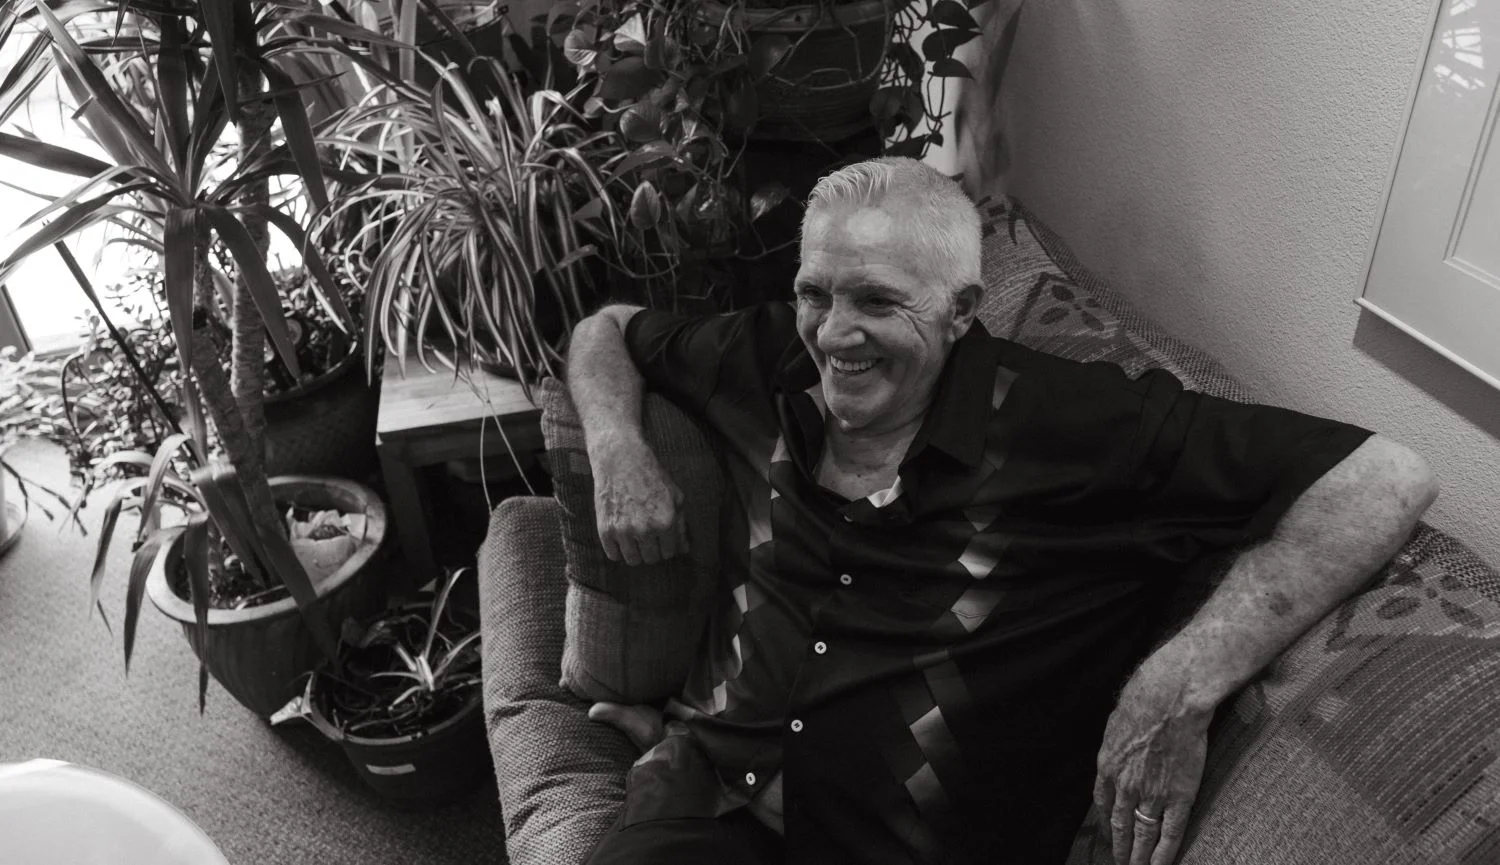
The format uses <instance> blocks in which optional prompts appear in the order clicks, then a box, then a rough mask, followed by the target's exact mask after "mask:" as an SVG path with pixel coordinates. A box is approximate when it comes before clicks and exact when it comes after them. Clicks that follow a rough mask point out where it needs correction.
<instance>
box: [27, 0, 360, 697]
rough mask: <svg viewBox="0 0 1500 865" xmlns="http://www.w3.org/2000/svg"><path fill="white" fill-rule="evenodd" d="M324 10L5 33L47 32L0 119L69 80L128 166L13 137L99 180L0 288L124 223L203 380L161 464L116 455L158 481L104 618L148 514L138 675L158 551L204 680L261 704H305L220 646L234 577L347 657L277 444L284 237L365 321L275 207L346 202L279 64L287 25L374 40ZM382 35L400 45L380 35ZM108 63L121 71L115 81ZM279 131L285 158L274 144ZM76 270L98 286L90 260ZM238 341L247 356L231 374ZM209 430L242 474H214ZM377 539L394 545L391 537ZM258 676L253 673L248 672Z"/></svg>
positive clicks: (50, 211)
mask: <svg viewBox="0 0 1500 865" xmlns="http://www.w3.org/2000/svg"><path fill="white" fill-rule="evenodd" d="M320 10H321V7H319V6H318V5H316V4H313V3H308V4H294V3H264V4H260V3H255V4H251V3H233V4H218V3H206V4H202V5H192V6H185V7H178V6H173V5H168V6H162V5H160V4H157V3H154V2H146V0H140V2H136V0H122V2H118V3H94V4H71V5H68V6H65V7H60V10H59V12H58V13H54V12H53V11H52V10H51V9H50V8H49V6H48V5H47V4H46V3H44V2H40V0H38V2H35V3H34V4H33V5H32V6H31V8H30V9H29V10H26V11H25V12H24V13H23V12H22V11H21V10H19V9H18V8H17V7H15V6H13V5H7V6H6V7H5V9H4V12H3V13H0V37H9V36H10V35H11V34H13V33H14V32H16V30H15V28H16V26H17V22H18V21H19V20H20V19H21V17H22V16H23V15H24V16H26V17H27V19H28V20H30V21H32V22H33V23H34V24H35V25H36V26H37V27H38V28H39V31H40V32H38V33H37V35H36V36H35V38H34V39H33V41H32V43H31V44H30V45H29V46H28V47H27V49H26V50H25V51H24V52H23V54H22V61H23V62H22V63H21V64H20V65H18V67H17V68H16V69H13V70H12V71H11V73H10V74H9V75H7V76H6V78H5V79H4V81H3V82H0V121H3V120H4V119H5V118H6V117H7V116H8V113H9V112H13V111H14V110H16V108H17V107H18V106H20V105H23V104H24V103H25V97H26V96H27V94H29V92H30V91H31V90H32V89H34V88H35V86H36V84H37V82H39V81H40V80H41V79H42V77H43V76H44V75H45V74H46V73H48V72H49V71H51V70H54V69H55V72H56V73H57V74H59V75H60V76H61V77H62V79H63V81H64V83H65V84H66V85H67V87H68V89H69V90H70V91H71V92H72V93H73V95H74V98H75V100H76V101H77V103H78V104H79V105H80V106H81V109H80V114H79V117H80V122H81V123H82V124H83V125H84V127H85V128H86V129H87V130H88V131H89V133H90V136H91V137H92V139H93V140H94V141H95V142H96V143H97V144H99V145H100V146H101V147H102V148H103V149H104V151H105V152H106V153H107V154H108V156H109V158H110V161H109V162H105V161H103V160H98V159H95V158H93V157H91V156H88V155H86V154H81V153H76V152H74V151H70V150H67V149H65V148H62V147H58V146H56V145H52V144H49V143H47V142H43V141H39V140H36V139H35V138H28V137H25V136H20V135H14V134H9V133H0V155H4V156H8V157H11V158H15V159H18V160H20V161H22V162H26V163H28V164H31V165H34V166H36V167H39V168H43V169H47V170H54V171H62V172H65V173H70V174H73V175H75V176H79V177H82V178H84V181H83V182H82V183H81V184H80V185H79V186H77V187H75V188H74V189H73V190H71V191H70V192H69V193H67V194H65V195H62V196H52V197H49V198H50V203H49V204H48V205H47V207H45V208H44V209H43V210H41V211H39V212H38V213H37V214H36V215H34V216H33V217H32V218H31V219H30V220H28V222H27V224H28V225H31V224H33V223H40V222H41V220H42V219H44V218H46V217H51V219H50V221H48V222H46V223H45V224H44V225H41V227H39V228H36V229H35V230H34V231H33V232H32V233H31V234H30V235H29V236H27V237H26V238H25V239H24V240H22V241H21V243H20V244H19V245H18V247H17V248H16V250H15V252H13V253H12V254H11V256H10V257H9V258H7V259H6V260H5V261H3V262H0V281H3V280H4V278H5V277H6V276H7V275H8V274H9V273H11V272H13V270H14V268H15V267H16V266H17V265H18V264H19V263H20V261H22V260H23V259H25V258H26V257H27V256H29V255H31V254H34V253H36V252H38V251H40V250H43V249H46V248H47V247H49V246H53V245H58V248H59V249H60V250H62V251H64V252H66V248H65V246H63V245H62V242H63V241H64V240H66V239H67V238H68V237H70V236H71V235H72V234H74V233H76V232H77V231H79V230H81V229H83V228H84V227H87V226H89V225H92V224H97V223H100V222H109V223H111V224H114V225H116V226H119V227H121V228H123V229H125V230H126V231H127V232H129V233H131V237H132V239H134V240H136V241H137V242H139V243H140V244H142V245H144V246H145V247H147V248H149V249H152V250H153V251H155V252H156V253H157V254H158V255H159V256H160V259H161V261H162V269H163V281H164V292H165V296H166V306H167V318H168V320H169V321H170V323H171V327H172V331H173V335H174V338H175V343H176V349H177V355H178V363H179V365H180V367H181V368H182V369H183V370H185V372H186V375H185V384H186V386H185V387H184V390H183V393H182V397H181V404H182V406H183V419H182V422H181V424H180V425H179V424H178V423H177V422H176V421H175V420H173V421H172V425H173V426H174V427H177V429H178V430H179V431H175V432H174V433H173V434H172V435H171V436H169V437H168V439H167V441H166V442H164V443H163V445H162V447H161V448H160V449H159V450H158V451H157V453H156V454H155V455H154V456H151V455H147V454H142V453H131V452H125V453H122V454H116V455H115V456H114V457H113V458H112V459H114V460H115V462H116V463H124V462H131V463H134V464H136V465H137V466H139V467H140V468H142V469H145V470H146V471H147V474H146V475H145V476H144V477H138V478H132V479H129V480H127V481H126V482H125V483H124V484H123V485H122V487H121V489H120V490H119V492H118V493H117V495H116V496H115V498H114V499H113V500H112V501H111V503H110V505H109V506H108V507H107V508H106V510H105V513H104V515H103V524H102V527H101V531H100V538H99V552H98V555H97V556H96V560H95V566H94V570H93V574H92V577H91V581H92V584H93V586H94V593H95V599H96V605H97V592H98V585H99V581H100V580H101V579H102V577H103V563H104V552H105V550H106V548H107V546H108V544H109V543H110V540H111V539H112V536H113V529H114V526H115V523H116V521H117V520H118V517H119V513H120V511H121V509H122V508H124V507H126V506H133V507H138V508H139V510H140V513H141V523H140V529H139V531H138V532H137V539H136V541H137V548H136V553H135V559H134V563H133V565H132V568H131V578H130V581H131V586H130V591H129V592H128V593H127V606H126V628H125V650H126V658H127V665H128V659H129V655H130V651H131V646H132V642H133V637H134V627H133V626H134V622H135V618H136V617H137V616H138V614H139V608H140V604H141V600H142V595H143V592H144V585H145V578H146V576H147V574H148V573H149V571H150V568H151V566H152V563H153V562H154V561H156V559H157V557H158V555H161V556H165V557H166V560H167V561H172V562H178V563H180V567H181V568H183V569H184V571H185V577H184V580H183V582H185V584H186V586H187V587H188V589H189V593H190V595H191V601H192V604H193V608H194V615H195V623H194V631H193V637H192V642H193V644H194V646H195V648H197V650H198V652H199V657H200V660H202V661H203V663H204V665H206V666H205V667H204V669H205V670H206V671H209V672H213V673H214V675H215V676H217V677H218V678H219V679H220V681H221V682H224V684H225V685H226V687H229V689H230V690H231V693H235V694H236V696H239V697H241V698H242V700H243V699H245V695H246V694H251V693H256V694H263V693H265V692H268V691H271V690H274V688H275V687H277V686H279V687H281V688H282V689H283V693H284V694H285V693H291V692H293V691H294V689H295V685H294V683H293V682H292V681H291V680H290V677H286V675H285V671H282V670H271V671H270V672H271V674H273V675H274V676H275V677H276V678H277V681H276V682H274V683H271V684H266V685H265V687H263V688H262V687H259V686H257V688H255V689H240V688H237V686H236V684H235V683H237V682H239V681H241V680H242V679H245V678H251V677H253V676H255V675H258V674H257V673H256V670H257V669H259V665H257V664H256V660H257V659H256V658H253V657H250V658H244V657H238V658H234V659H231V658H230V654H229V653H227V652H224V653H221V652H219V651H217V650H215V649H212V648H210V647H209V642H210V638H211V637H212V636H213V635H212V633H211V631H210V628H209V615H208V613H209V601H210V596H211V595H212V591H211V584H212V583H213V582H214V581H217V580H234V579H239V578H240V576H243V577H244V578H246V579H249V580H251V581H253V582H258V583H260V584H262V585H263V586H264V587H265V588H267V589H269V588H270V587H271V586H273V585H277V584H280V585H282V586H284V587H285V589H286V591H287V592H289V593H290V594H291V595H292V597H293V598H294V599H295V602H296V609H297V612H298V613H300V617H299V616H298V615H297V613H292V614H290V618H291V620H292V623H291V624H286V625H285V626H283V627H280V629H279V630H278V631H277V633H279V634H282V635H283V636H284V637H285V638H286V639H288V640H294V641H300V642H302V643H304V644H306V645H308V646H316V647H318V648H320V649H321V650H322V651H323V652H324V653H326V654H328V655H330V656H333V655H334V654H335V653H336V641H335V639H334V636H333V631H332V629H331V627H330V626H329V624H328V622H327V621H326V619H325V617H324V615H322V614H323V613H324V612H325V611H323V610H322V609H321V607H320V606H319V599H320V597H322V595H321V594H320V593H321V592H323V591H324V590H325V588H326V587H327V585H328V583H327V582H325V583H324V584H323V585H319V584H315V582H314V581H313V580H312V579H311V578H310V577H309V575H308V573H307V570H306V567H305V565H304V564H303V562H302V560H301V559H299V557H298V555H297V553H296V552H295V551H294V548H293V547H294V545H293V544H292V541H291V539H290V538H289V536H288V531H287V527H286V523H285V520H284V518H283V514H282V509H283V508H282V506H283V505H285V504H286V502H285V501H282V502H278V500H277V498H276V495H275V494H274V493H273V489H272V485H271V483H270V482H269V478H268V477H267V474H266V462H265V452H264V446H263V442H264V429H265V419H264V390H265V388H264V372H265V366H266V365H265V349H264V346H265V343H266V339H267V336H269V338H270V342H271V344H272V345H273V346H274V348H275V351H276V354H277V356H279V357H280V359H281V361H282V362H283V363H285V364H286V366H287V368H288V370H290V371H291V373H292V375H293V376H297V375H298V374H299V370H300V366H299V363H298V360H297V357H296V354H295V351H294V348H293V343H292V339H291V334H290V330H289V328H288V325H287V321H286V316H285V314H284V312H283V311H282V308H281V302H280V297H279V294H278V289H277V286H276V284H275V282H274V281H273V280H272V278H271V275H270V273H269V271H268V269H267V266H266V261H265V256H266V249H267V235H266V231H267V228H268V227H270V226H274V227H275V228H277V229H278V230H280V231H282V232H283V233H284V234H286V235H287V237H288V238H289V239H290V240H291V241H292V242H293V244H294V245H296V246H297V247H298V248H299V250H300V251H301V252H302V254H303V260H304V264H305V265H306V267H307V268H308V270H309V271H310V272H311V273H313V275H314V277H315V279H316V280H317V282H318V285H319V287H320V289H321V297H322V299H323V301H325V302H326V303H327V304H328V305H329V306H330V308H332V309H333V310H335V312H336V314H337V315H338V316H339V318H340V319H341V320H342V321H344V322H346V323H348V322H349V315H348V311H347V309H346V308H345V307H344V304H343V301H342V298H341V297H340V295H339V293H338V291H337V290H336V288H335V287H334V285H333V282H332V277H331V275H330V274H329V273H328V271H327V267H326V265H325V264H324V263H323V262H322V260H321V258H320V256H319V255H318V254H317V250H316V249H315V248H314V247H312V246H310V245H309V244H307V242H306V238H305V235H304V233H303V230H302V227H301V226H300V225H299V224H298V223H297V221H296V220H295V219H293V218H292V217H291V216H290V214H288V213H287V211H286V210H284V209H280V208H278V207H275V206H273V204H272V198H271V193H270V180H271V178H272V177H276V176H283V175H288V174H294V175H297V176H299V177H300V178H301V181H302V184H303V186H302V189H303V191H304V192H305V194H306V195H307V196H308V197H309V198H310V199H311V201H312V203H313V205H314V206H315V207H322V206H326V204H327V193H326V190H325V189H324V186H323V182H322V175H321V165H320V163H319V161H318V155H317V152H316V149H315V148H314V146H313V143H312V131H311V129H310V127H309V124H308V123H307V120H306V116H305V111H304V109H303V106H302V101H301V98H300V95H299V91H298V88H297V87H295V86H294V85H293V84H292V82H291V80H290V78H289V77H288V75H287V74H286V73H285V71H284V70H282V69H281V67H280V65H279V64H278V61H277V57H278V55H279V53H284V52H286V51H291V50H294V47H295V46H294V45H292V44H290V43H289V42H288V40H284V39H279V38H278V36H277V34H278V32H279V31H278V30H277V28H278V27H279V26H280V23H281V22H282V21H283V20H286V21H294V22H297V23H299V24H301V25H305V26H321V25H326V26H329V27H334V28H337V29H339V30H340V31H341V32H343V33H345V34H346V35H355V36H359V35H360V33H359V32H357V31H358V28H350V27H347V26H346V25H344V24H343V23H341V22H337V21H332V22H331V23H330V22H328V21H325V19H326V18H327V16H323V15H321V11H320ZM59 15H63V16H64V18H66V20H64V18H60V17H59ZM74 30H76V31H78V32H79V33H80V34H81V38H82V39H83V42H82V43H81V42H80V41H79V39H78V38H75V36H74V34H73V31H74ZM363 35H364V36H365V37H367V38H370V39H375V40H384V37H381V36H379V35H378V34H373V33H366V34H363ZM0 41H3V40H0ZM85 45H87V46H88V47H87V48H86V47H85ZM96 56H104V57H105V58H106V59H107V62H106V64H105V65H104V67H101V65H100V64H99V63H97V62H96V60H95V57H96ZM106 69H107V70H108V71H106ZM268 85H269V86H268ZM278 119H279V120H280V136H281V137H280V139H279V143H278V139H277V138H274V137H273V132H274V131H275V122H276V121H277V120H278ZM231 123H233V124H234V125H235V126H236V130H237V132H238V142H239V143H238V147H237V150H236V152H235V155H234V156H235V158H234V160H233V161H232V163H229V164H223V165H220V164H216V163H215V162H214V161H212V159H211V157H212V155H213V154H214V153H215V152H216V146H217V145H218V144H219V142H220V139H221V136H222V134H223V132H224V130H225V129H226V127H227V126H228V125H229V124H231ZM127 217H128V218H127ZM214 238H217V239H218V240H219V241H220V242H222V243H223V244H224V245H225V247H227V248H228V250H229V252H230V255H231V256H232V257H233V260H234V263H235V266H236V268H237V274H236V277H237V278H236V279H235V280H234V281H232V282H231V281H229V280H227V279H223V278H222V277H223V274H219V278H216V277H215V273H216V271H215V269H214V267H213V264H212V262H211V261H210V255H209V252H210V249H211V244H212V241H213V239H214ZM71 266H72V267H73V269H74V273H75V275H79V276H81V271H80V270H79V269H78V268H77V267H76V263H72V265H71ZM224 345H227V354H228V356H229V357H230V363H229V364H228V369H227V372H226V368H225V365H224V364H223V362H222V357H223V355H224V351H223V350H222V349H221V347H222V346H224ZM208 421H211V422H212V424H213V428H214V432H215V433H216V439H217V442H218V447H219V449H220V450H221V451H222V453H223V454H224V457H223V458H222V459H211V458H210V452H209V441H208V434H207V423H208ZM174 463H175V464H174ZM364 499H365V500H371V499H373V497H372V496H369V497H364ZM172 507H176V508H177V509H179V510H182V511H184V512H185V516H184V517H183V522H182V523H181V524H180V525H178V526H171V525H169V523H168V521H166V520H164V511H163V508H172ZM361 507H363V505H361ZM355 516H360V515H359V514H355ZM363 516H365V517H366V520H365V522H366V524H367V525H369V526H375V527H379V526H382V525H383V521H382V520H371V519H368V517H369V516H370V514H369V513H368V512H367V513H365V514H364V515H363ZM372 540H373V542H374V543H375V544H376V546H378V544H379V538H378V537H377V538H373V539H372ZM356 582H359V581H353V580H351V581H348V583H345V584H344V585H348V584H350V583H356ZM367 582H368V581H367ZM378 595H379V593H378V590H371V591H368V592H364V593H359V596H358V597H356V598H351V599H350V600H349V602H348V603H349V606H350V608H351V609H352V610H367V609H371V608H376V607H378V605H379V596H378ZM308 654H310V652H304V653H302V656H305V655H308ZM299 657H300V656H299ZM221 662H222V663H221ZM241 662H243V663H244V668H243V669H239V668H236V667H233V666H232V664H238V663H241ZM206 681H207V680H206V673H205V674H202V675H200V687H199V700H200V707H201V705H202V701H203V699H204V696H205V689H206ZM263 684H264V683H263ZM281 702H284V701H275V702H274V703H272V704H261V703H259V702H256V704H255V705H251V706H250V708H252V710H255V711H257V712H260V713H262V714H269V712H271V711H273V710H274V709H275V707H276V706H277V705H280V703H281Z"/></svg>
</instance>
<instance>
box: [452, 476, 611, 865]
mask: <svg viewBox="0 0 1500 865" xmlns="http://www.w3.org/2000/svg"><path fill="white" fill-rule="evenodd" d="M566 594H567V581H566V579H565V578H564V577H563V552H562V538H561V532H560V530H559V528H558V518H557V503H556V502H555V501H553V500H552V499H547V498H532V497H519V498H512V499H507V500H506V501H504V502H502V503H501V504H500V506H499V507H497V508H496V509H495V512H494V514H493V515H492V516H491V519H490V529H489V534H488V536H487V537H486V538H485V541H484V545H483V546H482V547H481V548H480V552H479V595H480V598H479V599H480V615H481V626H482V629H483V634H484V637H483V646H484V651H483V665H484V705H485V718H486V722H487V725H488V728H489V741H490V754H491V756H492V757H493V758H494V762H495V778H496V781H497V782H498V784H499V789H500V804H501V807H502V809H503V810H504V814H505V834H506V842H505V843H506V850H507V852H508V853H509V855H510V861H511V863H512V865H577V863H581V862H583V861H584V860H585V859H586V858H587V857H588V854H589V852H590V851H591V850H592V849H593V847H594V845H595V843H597V840H598V838H599V837H600V836H602V835H603V834H604V832H605V831H606V830H607V829H608V828H609V826H610V824H612V823H613V822H614V820H615V818H616V817H617V816H618V811H619V807H620V804H621V803H622V802H623V801H624V795H625V770H626V769H627V768H629V766H630V764H631V762H632V761H633V760H634V759H635V757H636V752H635V749H634V747H633V746H632V745H631V744H630V742H629V741H628V740H627V739H626V738H625V736H624V735H623V734H621V733H620V732H619V731H618V730H615V729H614V728H613V727H609V726H606V725H603V724H596V723H594V722H592V721H590V720H589V719H588V716H587V710H588V704H587V703H585V702H584V701H582V700H580V699H578V698H577V697H574V696H573V695H572V694H570V693H568V692H567V691H566V690H564V689H563V688H562V687H560V686H559V685H558V678H559V674H560V672H559V671H560V669H561V662H562V649H563V606H564V599H565V596H566Z"/></svg>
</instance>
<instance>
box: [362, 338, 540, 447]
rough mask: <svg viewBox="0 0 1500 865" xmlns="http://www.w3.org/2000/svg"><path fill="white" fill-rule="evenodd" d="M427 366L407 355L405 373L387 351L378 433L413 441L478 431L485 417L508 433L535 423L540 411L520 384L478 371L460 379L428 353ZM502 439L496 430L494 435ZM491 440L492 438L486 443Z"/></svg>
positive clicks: (387, 438)
mask: <svg viewBox="0 0 1500 865" xmlns="http://www.w3.org/2000/svg"><path fill="white" fill-rule="evenodd" d="M429 360H430V361H432V363H433V367H434V368H433V369H432V370H428V369H426V368H425V367H423V366H422V364H421V363H418V362H417V360H416V358H415V357H414V356H408V358H407V363H406V375H404V376H403V375H402V374H401V368H400V365H399V363H398V362H397V360H396V358H395V357H394V356H392V355H390V354H387V355H386V361H385V379H384V381H383V382H382V383H381V391H380V416H379V419H378V420H377V422H376V432H377V433H378V434H379V435H380V437H381V439H382V440H387V441H389V440H392V439H410V438H416V437H422V436H426V435H430V434H434V433H439V432H440V431H441V432H444V433H446V432H448V431H452V430H454V429H468V430H473V431H474V435H476V436H477V431H478V429H479V427H480V425H481V422H482V421H485V420H490V421H494V422H499V423H502V424H504V425H505V430H506V433H507V434H510V433H511V432H512V430H515V431H516V433H517V434H522V433H524V432H525V431H526V430H528V429H529V428H531V427H535V426H536V422H537V418H538V417H540V414H541V413H540V411H539V410H538V409H537V408H536V406H535V405H533V404H532V402H531V400H529V399H527V398H526V394H525V393H524V392H522V390H521V384H520V382H517V381H514V380H512V379H507V378H501V377H500V376H497V375H492V374H491V373H488V372H484V371H482V370H475V371H473V372H471V373H466V374H465V375H464V376H463V377H458V376H456V375H455V374H454V372H453V370H451V369H448V368H445V367H443V366H441V365H439V364H438V363H437V362H436V361H435V360H433V359H432V358H431V357H429ZM491 435H493V436H495V437H496V438H499V436H498V434H496V433H495V431H494V428H493V427H491V428H490V429H488V430H486V438H488V437H489V436H491ZM486 444H488V442H486Z"/></svg>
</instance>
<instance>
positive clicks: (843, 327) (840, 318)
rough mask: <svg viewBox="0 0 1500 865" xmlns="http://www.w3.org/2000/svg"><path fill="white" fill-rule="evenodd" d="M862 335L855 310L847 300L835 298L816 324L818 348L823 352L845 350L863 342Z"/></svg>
mask: <svg viewBox="0 0 1500 865" xmlns="http://www.w3.org/2000/svg"><path fill="white" fill-rule="evenodd" d="M864 337H865V334H864V330H863V329H862V328H861V327H860V323H859V315H858V312H857V310H855V309H853V308H852V305H851V304H850V303H848V302H847V301H844V300H842V299H840V298H835V299H834V301H833V303H832V304H831V305H830V306H829V309H828V314H827V315H825V316H824V317H823V321H822V322H820V323H819V324H818V349H819V350H820V351H822V352H823V353H824V354H832V353H833V352H836V351H845V350H847V349H850V348H853V347H855V346H857V345H859V344H861V343H863V342H864V341H865V339H864Z"/></svg>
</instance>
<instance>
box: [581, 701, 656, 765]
mask: <svg viewBox="0 0 1500 865" xmlns="http://www.w3.org/2000/svg"><path fill="white" fill-rule="evenodd" d="M589 720H590V721H598V722H600V723H603V724H609V725H610V726H612V727H614V728H615V729H617V730H619V731H620V732H622V733H624V734H625V736H626V737H627V738H629V739H630V741H631V743H632V744H634V745H635V746H636V748H638V749H640V752H641V753H642V754H644V753H646V752H647V751H649V750H651V749H652V748H654V747H656V745H657V743H658V742H660V741H661V740H662V739H664V738H666V733H665V732H664V730H663V727H662V720H661V710H659V709H656V708H654V707H652V706H622V705H620V704H619V703H595V704H594V705H592V706H590V707H589Z"/></svg>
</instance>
